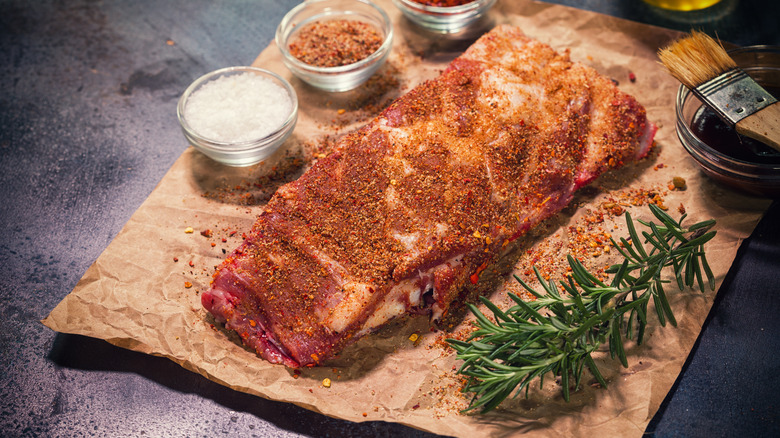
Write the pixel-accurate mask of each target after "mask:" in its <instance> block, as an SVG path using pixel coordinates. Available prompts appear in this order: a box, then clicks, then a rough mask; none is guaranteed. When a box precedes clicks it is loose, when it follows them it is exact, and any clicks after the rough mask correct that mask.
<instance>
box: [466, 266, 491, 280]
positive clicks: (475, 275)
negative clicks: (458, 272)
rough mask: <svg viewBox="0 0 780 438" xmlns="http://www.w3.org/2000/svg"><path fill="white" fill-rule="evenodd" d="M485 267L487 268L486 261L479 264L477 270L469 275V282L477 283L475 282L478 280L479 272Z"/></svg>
mask: <svg viewBox="0 0 780 438" xmlns="http://www.w3.org/2000/svg"><path fill="white" fill-rule="evenodd" d="M485 268H487V262H484V263H482V264H481V265H479V267H478V268H477V271H476V272H474V273H473V274H471V276H470V277H469V280H471V284H477V282H478V281H479V274H481V273H482V271H484V270H485Z"/></svg>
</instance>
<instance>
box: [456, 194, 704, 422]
mask: <svg viewBox="0 0 780 438" xmlns="http://www.w3.org/2000/svg"><path fill="white" fill-rule="evenodd" d="M650 211H651V213H652V214H653V216H655V218H656V219H657V220H658V222H660V223H655V222H646V221H642V220H638V221H636V222H638V223H639V224H641V225H643V226H644V227H646V228H648V230H642V232H641V234H640V233H639V232H638V230H637V229H636V226H635V224H634V220H633V219H632V218H631V215H630V214H629V213H626V215H625V219H626V228H627V230H628V234H629V240H627V239H626V238H621V239H620V240H619V241H615V240H614V239H612V238H611V239H610V241H611V243H612V245H613V246H614V247H615V249H616V250H617V251H618V253H619V254H620V255H621V256H623V262H622V263H619V264H615V265H612V266H610V267H609V268H607V269H606V270H605V272H606V273H608V274H610V275H612V278H611V280H610V281H608V282H604V281H602V280H601V279H599V278H598V277H597V276H596V275H594V274H592V273H591V272H589V271H588V270H587V269H586V268H585V266H584V265H583V264H582V263H580V262H579V260H577V259H576V258H574V257H571V256H568V257H567V261H568V263H569V267H570V268H571V275H570V276H569V277H568V279H567V280H566V281H559V282H557V283H556V282H555V281H548V280H545V279H544V278H543V277H542V275H541V273H540V272H539V270H538V268H537V267H536V266H534V273H535V274H536V278H537V280H538V282H539V284H540V286H541V289H542V290H541V291H537V290H535V289H534V288H532V287H531V286H530V285H529V284H527V283H526V282H525V281H523V280H522V279H521V278H520V277H518V276H515V277H514V278H515V279H516V280H517V281H518V283H520V285H521V286H522V287H523V288H524V289H525V290H526V291H527V292H528V293H530V294H532V295H533V296H534V298H535V299H534V300H532V301H528V302H526V301H523V300H522V299H521V298H520V297H519V296H518V295H516V294H513V293H510V294H509V297H510V298H511V299H512V301H513V302H514V303H515V305H514V306H512V307H510V308H509V309H507V310H501V309H500V308H499V307H498V306H496V305H495V304H494V303H492V302H491V301H490V300H488V299H487V298H485V297H482V298H481V300H482V303H483V304H484V305H485V307H486V308H487V309H488V310H489V311H490V313H492V315H493V318H492V319H491V318H488V316H486V315H485V314H483V313H482V312H481V311H480V310H479V309H478V308H477V307H476V306H474V305H471V304H469V305H468V306H469V310H470V311H471V312H472V313H473V314H474V316H475V317H476V325H477V330H475V331H474V332H473V333H472V334H471V336H470V337H469V339H468V340H467V341H461V340H456V339H447V343H448V344H449V345H450V347H452V349H454V350H455V351H456V353H457V358H458V359H460V360H462V361H463V364H462V365H461V367H460V368H459V369H458V373H459V374H461V375H463V376H465V377H466V384H465V386H464V388H463V391H464V392H468V393H472V394H473V397H472V399H471V403H470V404H469V407H468V408H467V409H465V411H472V410H479V411H481V412H487V411H490V410H492V409H495V408H496V407H498V406H499V405H500V404H501V402H503V401H504V400H505V399H506V398H507V397H509V396H511V395H512V394H514V396H517V395H519V394H520V393H522V392H525V394H526V396H527V395H528V390H529V385H530V383H531V382H532V381H534V380H536V379H537V378H538V379H539V384H540V385H542V384H543V382H544V378H545V376H546V375H547V374H553V375H556V376H559V377H560V378H561V380H560V382H561V387H562V388H561V390H562V393H563V396H564V399H566V400H567V401H568V400H569V398H570V396H571V392H570V391H571V390H572V386H573V389H574V390H575V391H576V390H577V389H578V388H579V387H580V383H581V381H582V373H583V371H584V370H585V369H586V368H587V369H588V370H589V371H590V373H591V374H592V375H593V376H594V377H595V378H596V380H597V381H598V382H599V384H600V385H601V386H603V387H606V386H607V382H606V380H605V379H604V377H603V375H602V374H601V372H600V371H599V369H598V366H597V365H596V362H595V361H594V360H593V357H592V356H591V354H592V353H594V352H596V351H599V350H600V349H602V347H603V346H604V344H605V343H608V351H609V353H610V355H611V356H612V357H613V358H617V359H618V360H619V361H620V363H621V364H622V365H623V366H624V367H627V366H628V358H627V356H626V351H625V346H624V342H625V341H624V338H623V336H624V332H625V338H626V339H634V337H636V342H637V343H638V344H641V343H642V340H643V338H644V334H645V331H646V327H647V324H648V323H649V321H648V317H647V311H648V305H649V303H650V301H651V300H652V302H653V305H654V307H655V313H656V316H657V319H658V321H659V323H660V324H661V325H662V326H663V325H665V324H666V322H669V323H670V324H671V325H672V326H676V325H677V321H676V320H675V317H674V314H673V313H672V308H671V305H670V304H669V299H668V297H667V294H666V291H665V290H664V286H663V283H665V282H668V281H667V280H664V279H662V275H665V274H664V273H665V272H668V271H671V275H672V276H674V278H675V282H676V283H677V285H678V287H679V289H680V290H683V289H685V287H693V286H694V285H698V286H699V289H700V290H701V291H704V284H705V278H706V280H707V284H708V285H709V287H710V289H714V287H715V280H714V277H713V274H712V270H711V269H710V266H709V264H708V263H707V259H706V257H705V253H704V244H705V243H707V242H708V241H710V240H711V239H712V238H713V237H714V236H715V233H716V232H715V231H712V230H711V228H712V227H714V226H715V221H714V220H707V221H702V222H699V223H696V224H693V225H691V226H689V227H684V226H683V225H682V222H683V219H685V217H686V215H685V214H683V215H682V217H681V218H680V220H679V221H675V220H674V219H672V217H671V216H669V215H668V214H667V213H666V212H664V211H663V210H661V209H660V208H659V207H658V206H656V205H653V204H651V205H650ZM640 235H641V236H642V237H644V241H641V240H640ZM618 242H619V243H618ZM645 246H647V248H646V247H645ZM558 286H560V287H561V289H562V291H560V290H559V289H558Z"/></svg>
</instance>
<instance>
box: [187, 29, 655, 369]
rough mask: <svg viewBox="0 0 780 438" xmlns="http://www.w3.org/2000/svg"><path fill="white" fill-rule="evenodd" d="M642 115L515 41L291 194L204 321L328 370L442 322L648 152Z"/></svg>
mask: <svg viewBox="0 0 780 438" xmlns="http://www.w3.org/2000/svg"><path fill="white" fill-rule="evenodd" d="M655 129H656V128H655V126H654V125H653V124H652V123H650V122H649V121H648V120H647V118H646V115H645V110H644V109H643V108H642V106H641V105H640V104H639V103H637V101H636V100H635V99H634V98H633V97H631V96H629V95H627V94H625V93H623V92H621V91H620V90H618V89H617V87H616V86H615V85H614V84H613V83H612V81H611V80H610V79H608V78H605V77H602V76H600V75H599V74H598V73H596V72H595V71H594V70H593V69H591V68H588V67H586V66H584V65H581V64H578V63H573V62H572V61H571V60H570V59H569V57H568V54H567V53H564V54H561V53H557V52H555V51H554V50H553V49H552V48H550V47H549V46H547V45H544V44H542V43H540V42H538V41H535V40H533V39H530V38H528V37H526V36H524V35H523V33H522V32H521V31H520V30H519V29H517V28H513V27H508V26H501V27H498V28H496V29H494V30H492V31H491V32H489V33H487V34H485V35H484V36H483V37H482V38H480V39H479V40H478V41H477V42H476V43H474V45H472V46H471V47H470V48H469V49H468V50H467V51H466V52H465V53H463V54H462V55H461V56H460V57H458V58H457V59H455V60H454V61H453V62H452V63H451V64H450V65H449V67H448V68H447V69H446V70H445V71H444V72H443V73H442V74H441V75H440V76H439V77H438V78H436V79H434V80H431V81H427V82H424V83H422V84H421V85H419V86H418V87H416V88H415V89H413V90H412V91H410V92H409V93H408V94H406V95H405V96H403V97H401V98H399V99H398V100H397V101H396V102H394V103H393V104H392V105H391V106H389V107H388V108H387V109H386V110H385V111H384V112H382V113H381V114H380V115H379V116H378V117H377V118H376V119H374V120H373V121H371V122H370V123H369V124H368V125H366V126H364V127H362V128H361V129H359V130H357V131H355V132H353V133H351V134H349V135H347V136H345V137H344V138H343V139H342V140H341V141H340V142H339V144H338V145H337V147H336V148H335V151H334V152H333V153H332V154H331V155H329V156H328V157H326V158H324V159H322V160H319V161H318V162H316V163H315V164H314V165H313V166H312V168H311V169H310V170H309V171H308V172H306V173H305V174H304V175H303V176H301V178H300V179H298V180H297V181H294V182H292V183H289V184H287V185H285V186H283V187H281V188H280V189H279V190H278V192H277V193H276V194H275V195H274V196H273V198H272V199H271V200H270V201H269V203H268V204H267V206H266V207H265V208H264V210H263V212H262V213H261V215H260V216H259V217H258V219H257V222H256V223H255V225H254V226H253V228H252V230H251V232H250V233H248V236H247V238H246V240H245V241H244V242H243V243H242V244H241V245H240V246H239V247H238V248H237V249H236V250H235V251H234V252H233V253H232V254H230V256H229V257H228V258H227V259H226V260H225V261H224V262H223V263H222V264H221V265H220V266H219V268H218V269H217V271H216V273H215V274H214V279H213V283H212V286H211V289H210V290H209V291H207V292H206V293H204V294H203V295H202V302H203V305H204V306H205V308H206V309H207V310H208V311H210V312H211V313H212V314H213V315H214V317H215V318H216V320H217V321H219V322H224V324H225V327H226V328H228V329H230V330H235V331H236V332H237V333H238V334H239V335H240V336H241V339H242V340H243V342H244V343H245V344H246V345H247V346H249V347H251V348H253V349H255V350H256V351H257V353H258V354H259V355H260V356H262V357H263V358H265V359H266V360H268V361H270V362H273V363H283V364H285V365H287V366H290V367H300V366H311V365H318V364H321V363H322V362H323V361H324V360H326V359H328V358H330V357H332V356H334V355H335V354H337V353H339V352H340V351H341V350H342V349H343V348H344V347H345V346H346V345H348V344H349V343H351V342H353V341H355V340H356V339H358V338H359V337H360V336H362V335H364V334H366V333H369V332H371V331H372V330H374V329H376V328H377V327H379V326H381V325H382V324H384V323H386V322H387V321H389V320H390V319H392V318H395V317H398V316H401V315H405V314H417V313H424V314H429V315H430V316H431V317H432V318H433V319H438V318H441V316H442V315H443V314H444V313H445V312H447V310H448V308H449V306H450V305H451V304H452V303H453V302H455V301H456V300H458V299H459V298H460V295H461V292H462V290H463V286H464V285H465V284H467V282H476V281H478V279H479V276H480V273H481V272H482V271H483V270H484V269H485V268H486V267H487V266H489V265H490V264H491V263H494V262H496V261H497V260H498V258H499V257H500V256H501V255H502V253H503V252H504V251H505V248H506V246H507V244H508V243H509V242H511V241H512V240H514V239H516V238H518V237H519V236H521V235H522V234H523V233H525V232H526V231H527V230H528V229H529V228H530V227H532V226H534V225H535V224H537V223H539V222H540V221H542V220H544V219H546V218H548V217H550V216H551V215H553V214H555V213H556V212H558V211H559V210H560V209H561V208H563V207H564V206H566V204H567V203H568V202H569V201H570V200H571V199H572V197H573V194H574V192H575V191H576V190H577V189H578V188H580V187H582V186H583V185H585V184H587V183H589V182H590V181H592V180H593V179H594V178H596V177H597V176H598V175H600V174H601V173H603V172H605V171H607V170H609V169H614V168H618V167H620V166H622V165H623V164H624V163H626V162H630V161H634V160H637V159H639V158H641V157H643V156H644V155H646V154H647V151H648V149H649V148H650V145H651V143H652V139H653V136H654V133H655Z"/></svg>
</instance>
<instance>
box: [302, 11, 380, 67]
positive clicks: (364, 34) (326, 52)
mask: <svg viewBox="0 0 780 438" xmlns="http://www.w3.org/2000/svg"><path fill="white" fill-rule="evenodd" d="M382 41H383V38H382V35H381V34H380V33H379V31H378V30H377V29H376V28H375V27H374V26H372V25H370V24H368V23H364V22H362V21H356V20H329V21H317V22H314V23H312V24H309V25H307V26H305V27H304V28H303V29H301V30H300V31H299V32H298V33H297V35H296V38H295V40H293V42H292V43H291V44H290V46H289V47H288V49H289V50H290V54H291V55H292V56H294V57H295V58H297V59H298V60H300V61H302V62H305V63H306V64H309V65H313V66H315V67H338V66H341V65H349V64H354V63H356V62H358V61H361V60H363V59H366V58H368V57H369V56H371V54H372V53H374V52H376V51H377V50H378V49H379V47H380V46H381V45H382Z"/></svg>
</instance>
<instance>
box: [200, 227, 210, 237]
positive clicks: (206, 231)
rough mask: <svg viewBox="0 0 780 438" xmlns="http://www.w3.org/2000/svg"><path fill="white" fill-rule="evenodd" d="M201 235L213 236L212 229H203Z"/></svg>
mask: <svg viewBox="0 0 780 438" xmlns="http://www.w3.org/2000/svg"><path fill="white" fill-rule="evenodd" d="M200 235H201V236H203V237H211V230H210V229H208V230H203V231H201V232H200Z"/></svg>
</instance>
